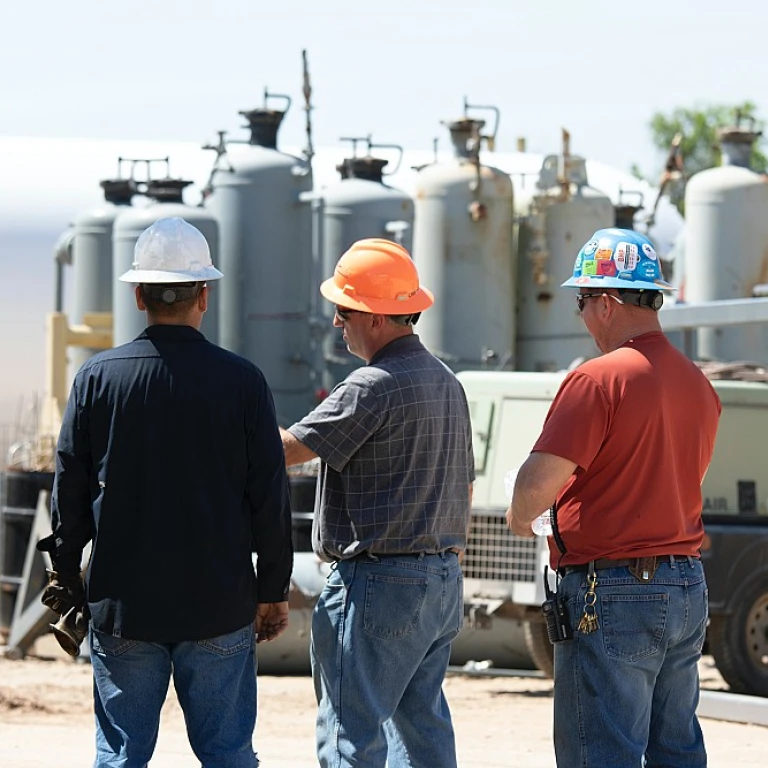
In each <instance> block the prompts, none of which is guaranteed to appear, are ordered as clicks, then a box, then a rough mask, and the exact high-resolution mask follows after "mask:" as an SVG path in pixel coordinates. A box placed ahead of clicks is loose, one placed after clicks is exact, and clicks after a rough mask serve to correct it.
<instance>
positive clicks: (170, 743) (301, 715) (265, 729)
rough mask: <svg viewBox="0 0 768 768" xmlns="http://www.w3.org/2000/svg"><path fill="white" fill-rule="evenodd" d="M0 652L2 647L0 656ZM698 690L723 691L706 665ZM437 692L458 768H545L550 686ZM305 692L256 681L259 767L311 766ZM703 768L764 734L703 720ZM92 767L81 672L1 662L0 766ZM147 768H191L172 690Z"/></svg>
mask: <svg viewBox="0 0 768 768" xmlns="http://www.w3.org/2000/svg"><path fill="white" fill-rule="evenodd" d="M0 650H1V649H0ZM701 674H702V687H704V688H708V689H711V690H724V689H725V686H724V685H723V682H722V679H721V678H720V676H719V675H718V674H717V671H716V670H715V669H714V666H713V664H712V661H711V659H709V658H706V657H705V659H704V660H703V661H702V665H701ZM445 691H446V695H447V696H448V700H449V702H450V705H451V709H452V712H453V717H454V722H455V726H456V733H457V740H458V751H459V765H460V766H462V768H480V767H481V766H482V768H501V767H502V766H505V767H506V766H515V768H554V765H555V760H554V753H553V750H552V746H551V736H550V734H551V728H552V683H551V682H550V681H548V680H543V679H540V678H536V677H465V676H458V675H450V676H449V677H448V679H447V680H446V682H445ZM314 712H315V703H314V698H313V693H312V686H311V683H310V680H309V678H307V677H267V676H265V677H260V678H259V719H258V726H257V733H256V739H255V744H256V747H257V750H258V752H259V756H260V758H261V760H262V765H263V766H265V768H269V767H270V766H281V768H311V766H313V765H316V761H315V759H314V741H313V730H314ZM702 727H703V729H704V733H705V737H706V740H707V747H708V751H709V756H710V763H709V765H710V768H734V767H735V766H745V767H751V766H755V768H756V767H757V766H760V768H763V766H765V764H766V754H768V728H765V727H760V726H753V725H741V724H736V723H727V722H721V721H717V720H710V719H706V720H704V719H703V720H702ZM92 760H93V725H92V714H91V673H90V666H89V665H87V664H78V663H73V662H71V661H69V660H68V659H67V658H66V657H65V656H64V654H63V652H61V651H59V649H58V648H57V646H56V645H55V643H54V642H53V640H52V638H51V637H50V636H47V637H44V638H41V639H40V640H38V642H37V643H36V646H35V648H34V653H33V654H31V655H30V656H28V657H27V659H25V660H24V661H10V660H8V659H4V658H0V766H2V768H42V767H43V766H55V768H86V767H87V766H90V765H91V764H92ZM150 765H151V767H152V768H185V767H186V766H196V765H198V763H197V762H196V760H195V758H194V756H193V754H192V752H191V750H190V748H189V746H188V744H187V740H186V734H185V731H184V720H183V717H182V714H181V710H180V708H179V705H178V702H177V700H176V696H175V693H173V691H171V693H169V696H168V700H167V701H166V704H165V707H164V709H163V719H162V724H161V730H160V739H159V742H158V746H157V750H156V752H155V757H154V758H153V760H152V762H151V763H150Z"/></svg>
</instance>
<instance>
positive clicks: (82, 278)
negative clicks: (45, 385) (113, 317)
mask: <svg viewBox="0 0 768 768" xmlns="http://www.w3.org/2000/svg"><path fill="white" fill-rule="evenodd" d="M101 188H102V189H103V190H104V199H105V202H104V204H103V205H100V206H98V207H97V208H92V209H90V210H88V211H85V212H83V213H81V214H79V215H78V216H77V218H76V219H75V221H74V225H73V236H72V271H73V292H72V311H71V316H70V323H71V324H72V325H80V324H82V323H83V322H84V319H85V315H86V314H87V313H89V312H111V311H112V288H113V282H112V281H113V275H112V228H113V225H114V223H115V219H116V218H117V217H118V216H119V215H120V214H122V213H124V212H125V210H126V208H127V207H128V206H130V204H131V198H132V197H133V195H134V194H135V193H136V186H135V184H134V182H133V180H132V179H105V180H104V181H102V182H101ZM98 351H99V350H97V349H90V348H87V347H70V348H69V352H68V355H69V362H70V373H71V376H70V378H71V377H73V376H74V374H75V373H76V372H77V371H78V369H79V368H80V366H82V364H83V363H84V362H85V361H86V360H88V358H90V357H92V356H93V355H94V354H96V352H98Z"/></svg>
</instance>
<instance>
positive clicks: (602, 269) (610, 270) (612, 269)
mask: <svg viewBox="0 0 768 768" xmlns="http://www.w3.org/2000/svg"><path fill="white" fill-rule="evenodd" d="M597 271H598V273H599V274H601V275H604V276H605V277H613V276H614V275H615V274H616V272H617V270H616V263H615V262H614V261H613V260H612V259H611V260H607V259H600V261H598V262H597Z"/></svg>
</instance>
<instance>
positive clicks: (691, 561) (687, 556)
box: [686, 555, 694, 568]
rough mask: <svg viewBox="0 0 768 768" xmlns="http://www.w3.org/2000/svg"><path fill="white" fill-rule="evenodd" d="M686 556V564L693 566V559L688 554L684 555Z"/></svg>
mask: <svg viewBox="0 0 768 768" xmlns="http://www.w3.org/2000/svg"><path fill="white" fill-rule="evenodd" d="M686 558H687V559H688V565H689V566H690V567H691V568H693V566H694V561H693V558H692V557H691V556H690V555H686Z"/></svg>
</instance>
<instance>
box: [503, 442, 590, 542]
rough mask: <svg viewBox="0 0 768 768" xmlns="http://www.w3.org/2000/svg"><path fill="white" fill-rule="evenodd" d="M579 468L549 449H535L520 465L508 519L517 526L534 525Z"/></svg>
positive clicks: (512, 526) (510, 523) (511, 525)
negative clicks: (542, 450) (554, 454)
mask: <svg viewBox="0 0 768 768" xmlns="http://www.w3.org/2000/svg"><path fill="white" fill-rule="evenodd" d="M575 470H576V464H574V463H573V462H571V461H569V460H568V459H563V458H561V457H559V456H553V455H552V454H547V453H532V454H531V455H530V456H529V457H528V458H527V459H526V461H525V462H524V463H523V465H522V467H520V471H519V472H518V474H517V481H516V482H515V491H514V494H513V496H512V503H511V504H510V506H509V510H508V511H507V522H508V523H509V525H510V527H511V528H512V529H513V530H515V529H516V528H518V529H523V528H528V527H530V524H531V522H533V520H535V519H536V518H537V517H538V516H539V515H540V514H541V513H542V512H544V511H545V510H546V509H549V508H550V507H551V506H552V505H553V504H554V503H555V499H556V498H557V494H558V493H559V492H560V491H561V490H562V488H563V486H564V485H565V484H566V483H567V482H568V479H569V478H570V476H571V475H572V474H573V472H574V471H575Z"/></svg>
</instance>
